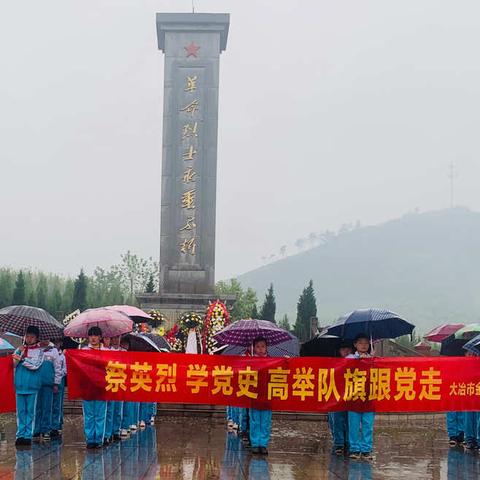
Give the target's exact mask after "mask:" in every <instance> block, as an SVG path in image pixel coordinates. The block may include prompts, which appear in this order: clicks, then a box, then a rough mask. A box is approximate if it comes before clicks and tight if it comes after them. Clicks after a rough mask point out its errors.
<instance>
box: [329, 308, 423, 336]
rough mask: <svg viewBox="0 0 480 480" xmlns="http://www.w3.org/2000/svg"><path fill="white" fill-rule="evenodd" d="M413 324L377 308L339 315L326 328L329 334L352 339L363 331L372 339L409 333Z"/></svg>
mask: <svg viewBox="0 0 480 480" xmlns="http://www.w3.org/2000/svg"><path fill="white" fill-rule="evenodd" d="M414 328H415V325H412V324H411V323H408V322H407V321H406V320H404V319H403V318H401V317H399V316H398V315H397V314H396V313H393V312H391V311H389V310H380V309H378V308H368V309H364V310H354V311H353V312H350V313H347V314H346V315H344V316H343V317H340V318H339V319H338V320H337V322H336V323H335V324H333V325H332V326H331V327H329V328H328V329H327V333H328V334H329V335H337V336H338V337H341V338H344V339H348V340H353V339H354V338H355V337H356V336H357V335H358V334H360V333H363V334H365V335H367V336H368V337H369V338H371V339H372V340H381V339H384V338H397V337H401V336H402V335H409V334H411V333H412V332H413V329H414Z"/></svg>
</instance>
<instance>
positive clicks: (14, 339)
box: [0, 332, 23, 348]
mask: <svg viewBox="0 0 480 480" xmlns="http://www.w3.org/2000/svg"><path fill="white" fill-rule="evenodd" d="M0 338H1V339H2V340H6V341H7V342H8V343H9V344H10V345H12V346H13V347H14V348H18V347H20V346H21V345H22V344H23V337H21V336H20V335H15V334H14V333H10V332H4V333H0Z"/></svg>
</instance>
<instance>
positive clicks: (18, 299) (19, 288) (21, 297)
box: [12, 270, 26, 305]
mask: <svg viewBox="0 0 480 480" xmlns="http://www.w3.org/2000/svg"><path fill="white" fill-rule="evenodd" d="M25 300H26V299H25V276H24V275H23V272H22V270H20V271H19V272H18V275H17V280H16V281H15V289H14V291H13V299H12V303H13V305H25Z"/></svg>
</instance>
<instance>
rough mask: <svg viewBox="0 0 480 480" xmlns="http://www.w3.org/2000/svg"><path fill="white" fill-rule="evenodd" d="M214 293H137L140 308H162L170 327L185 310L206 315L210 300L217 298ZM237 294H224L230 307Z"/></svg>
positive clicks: (225, 300) (224, 299) (166, 326)
mask: <svg viewBox="0 0 480 480" xmlns="http://www.w3.org/2000/svg"><path fill="white" fill-rule="evenodd" d="M217 298H218V297H216V296H215V295H214V294H208V295H207V294H186V293H141V294H138V295H137V300H138V302H139V304H140V308H141V309H142V310H144V311H146V312H148V311H149V310H160V311H161V312H162V313H163V314H164V315H165V316H166V317H167V320H168V323H167V324H166V325H164V327H165V329H166V330H168V329H170V328H171V327H172V326H173V325H174V324H175V323H176V322H177V321H178V319H179V318H180V317H181V316H182V314H183V313H185V312H196V313H198V314H200V315H202V316H203V315H204V314H205V311H206V309H207V307H208V304H209V303H210V302H213V301H215V300H217ZM235 299H236V296H235V295H227V296H226V298H225V296H222V297H221V298H220V300H221V301H223V302H225V304H226V305H227V307H228V308H231V307H232V305H233V304H234V303H235Z"/></svg>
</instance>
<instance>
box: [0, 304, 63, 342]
mask: <svg viewBox="0 0 480 480" xmlns="http://www.w3.org/2000/svg"><path fill="white" fill-rule="evenodd" d="M30 325H33V326H35V327H38V328H39V329H40V340H50V339H51V338H62V336H63V325H62V324H61V323H60V322H59V321H58V320H56V319H55V318H54V317H52V316H51V315H50V314H49V313H48V312H46V311H45V310H43V309H42V308H36V307H28V306H25V305H12V306H10V307H5V308H2V309H1V310H0V331H2V332H10V333H16V334H17V335H21V336H23V335H25V330H26V329H27V327H28V326H30Z"/></svg>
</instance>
